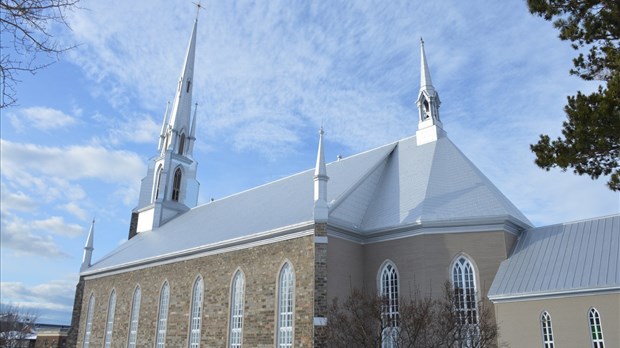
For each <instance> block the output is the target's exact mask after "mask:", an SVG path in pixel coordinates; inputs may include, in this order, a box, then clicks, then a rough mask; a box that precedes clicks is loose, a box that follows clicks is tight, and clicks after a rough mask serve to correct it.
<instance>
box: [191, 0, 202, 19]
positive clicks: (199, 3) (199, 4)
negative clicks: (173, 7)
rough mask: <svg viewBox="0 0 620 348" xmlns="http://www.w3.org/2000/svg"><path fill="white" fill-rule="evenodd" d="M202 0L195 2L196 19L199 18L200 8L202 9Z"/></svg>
mask: <svg viewBox="0 0 620 348" xmlns="http://www.w3.org/2000/svg"><path fill="white" fill-rule="evenodd" d="M201 2H202V1H200V0H199V1H198V2H194V3H193V4H194V5H196V20H198V14H199V13H200V10H201V9H202V4H201Z"/></svg>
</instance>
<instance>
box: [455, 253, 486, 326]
mask: <svg viewBox="0 0 620 348" xmlns="http://www.w3.org/2000/svg"><path fill="white" fill-rule="evenodd" d="M462 258H463V259H465V260H466V261H467V263H469V266H470V267H471V272H472V282H473V287H474V306H473V310H474V311H475V313H476V324H477V323H479V322H480V309H479V308H478V302H479V300H480V299H479V296H480V294H479V291H478V267H477V266H476V263H475V262H474V261H473V259H472V258H471V257H469V255H466V254H464V253H460V254H458V255H457V256H456V257H455V258H454V260H453V261H452V263H451V265H450V283H451V284H452V287H453V288H456V285H455V284H454V275H455V272H454V270H455V267H457V266H458V267H459V268H462V269H463V271H464V270H465V267H464V266H461V265H460V264H459V261H460V260H461V259H462ZM463 274H464V273H463ZM460 280H461V281H462V282H463V284H465V279H464V276H461V279H460ZM464 305H465V308H460V309H458V310H461V311H465V312H467V311H471V310H472V307H470V306H468V305H467V301H464Z"/></svg>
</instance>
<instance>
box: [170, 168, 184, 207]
mask: <svg viewBox="0 0 620 348" xmlns="http://www.w3.org/2000/svg"><path fill="white" fill-rule="evenodd" d="M181 175H182V173H181V168H177V170H175V171H174V183H173V184H172V200H173V201H175V202H178V201H179V194H180V192H181Z"/></svg>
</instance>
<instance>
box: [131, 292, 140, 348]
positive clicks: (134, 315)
mask: <svg viewBox="0 0 620 348" xmlns="http://www.w3.org/2000/svg"><path fill="white" fill-rule="evenodd" d="M141 301H142V290H141V289H140V285H138V286H136V288H135V289H134V291H133V299H132V301H131V315H130V316H129V338H128V339H127V347H128V348H135V347H136V343H137V341H138V321H139V320H140V302H141Z"/></svg>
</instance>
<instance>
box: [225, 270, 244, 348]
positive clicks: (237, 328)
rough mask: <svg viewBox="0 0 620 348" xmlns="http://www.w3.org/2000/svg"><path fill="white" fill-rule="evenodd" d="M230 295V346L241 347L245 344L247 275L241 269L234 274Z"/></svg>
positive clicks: (233, 347)
mask: <svg viewBox="0 0 620 348" xmlns="http://www.w3.org/2000/svg"><path fill="white" fill-rule="evenodd" d="M230 295H231V296H230V298H231V301H230V317H229V320H230V325H229V331H228V347H229V348H241V346H242V344H243V319H244V314H245V310H244V305H245V275H244V274H243V272H242V271H241V270H238V271H237V272H235V275H234V276H233V281H232V283H231V286H230Z"/></svg>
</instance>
